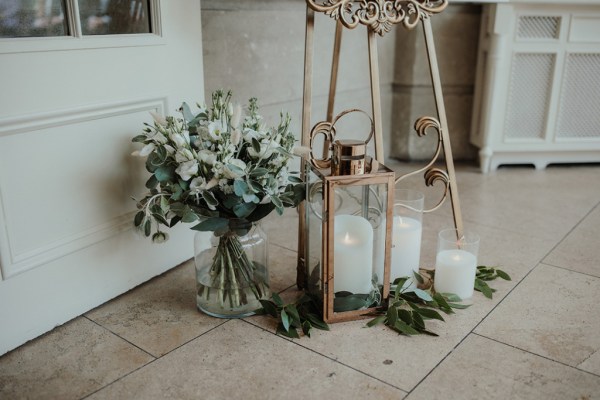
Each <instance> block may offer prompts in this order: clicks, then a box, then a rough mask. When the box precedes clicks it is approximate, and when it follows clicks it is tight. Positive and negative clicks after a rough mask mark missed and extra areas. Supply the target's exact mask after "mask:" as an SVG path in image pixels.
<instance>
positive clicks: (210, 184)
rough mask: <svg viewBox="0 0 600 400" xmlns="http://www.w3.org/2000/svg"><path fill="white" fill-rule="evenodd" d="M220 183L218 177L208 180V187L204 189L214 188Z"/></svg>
mask: <svg viewBox="0 0 600 400" xmlns="http://www.w3.org/2000/svg"><path fill="white" fill-rule="evenodd" d="M218 184H219V180H218V179H216V178H212V179H211V180H210V181H208V182H206V187H205V188H204V189H206V190H209V189H212V188H214V187H215V186H217V185H218Z"/></svg>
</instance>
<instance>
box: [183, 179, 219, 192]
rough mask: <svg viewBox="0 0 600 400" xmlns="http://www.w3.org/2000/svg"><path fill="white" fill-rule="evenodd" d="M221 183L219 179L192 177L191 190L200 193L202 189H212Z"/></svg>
mask: <svg viewBox="0 0 600 400" xmlns="http://www.w3.org/2000/svg"><path fill="white" fill-rule="evenodd" d="M218 184H219V181H218V180H217V179H214V178H213V179H211V180H210V181H208V182H207V181H206V179H204V178H203V177H201V176H197V177H195V178H194V179H192V181H191V182H190V192H192V193H194V194H196V193H200V191H202V190H210V189H212V188H214V187H215V186H217V185H218Z"/></svg>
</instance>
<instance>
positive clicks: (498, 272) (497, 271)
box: [496, 268, 511, 281]
mask: <svg viewBox="0 0 600 400" xmlns="http://www.w3.org/2000/svg"><path fill="white" fill-rule="evenodd" d="M496 274H497V275H498V276H499V277H500V278H502V279H504V280H505V281H510V280H511V278H510V275H508V274H507V273H506V272H504V271H502V270H501V269H498V268H496Z"/></svg>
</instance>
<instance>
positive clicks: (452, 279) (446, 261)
mask: <svg viewBox="0 0 600 400" xmlns="http://www.w3.org/2000/svg"><path fill="white" fill-rule="evenodd" d="M476 269H477V257H475V255H473V254H471V253H469V252H468V251H465V250H443V251H440V252H439V253H438V254H437V258H436V261H435V279H434V286H435V290H436V292H441V293H454V294H455V295H457V296H458V297H460V298H461V299H463V300H464V299H469V298H471V297H472V296H473V285H474V283H475V270H476Z"/></svg>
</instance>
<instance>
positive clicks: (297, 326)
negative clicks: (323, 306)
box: [257, 293, 329, 339]
mask: <svg viewBox="0 0 600 400" xmlns="http://www.w3.org/2000/svg"><path fill="white" fill-rule="evenodd" d="M260 303H261V304H262V306H263V307H262V308H261V309H259V310H257V314H263V315H270V316H272V317H273V318H276V319H277V321H278V324H277V333H278V334H280V335H282V336H286V337H289V338H294V339H298V338H300V333H299V331H302V333H303V334H304V335H306V336H308V337H310V335H311V332H312V330H313V328H316V329H320V330H324V331H328V330H329V325H327V323H325V322H324V321H323V319H322V318H321V316H320V311H319V307H318V305H317V303H316V302H315V301H314V300H313V299H312V298H311V297H310V296H309V295H307V294H304V295H302V297H300V298H299V299H298V300H296V301H295V302H293V303H290V304H285V303H284V302H283V300H282V299H281V297H280V296H279V295H278V294H277V293H273V295H272V297H271V300H260Z"/></svg>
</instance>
